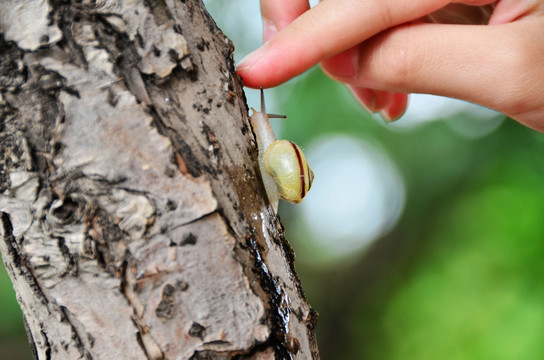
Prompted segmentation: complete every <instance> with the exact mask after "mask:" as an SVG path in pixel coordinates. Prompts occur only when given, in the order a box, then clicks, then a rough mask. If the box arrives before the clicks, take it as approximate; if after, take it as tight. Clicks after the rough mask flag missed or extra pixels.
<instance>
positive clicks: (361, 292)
mask: <svg viewBox="0 0 544 360" xmlns="http://www.w3.org/2000/svg"><path fill="white" fill-rule="evenodd" d="M206 4H207V6H208V8H209V10H210V12H211V13H212V16H213V17H214V18H215V20H216V22H217V23H218V25H219V26H220V27H221V28H222V29H223V31H224V32H225V33H226V34H227V35H228V36H229V37H230V38H231V39H232V40H233V42H234V44H235V45H236V48H237V52H236V59H237V60H240V58H241V57H243V56H244V55H245V54H247V53H248V52H249V51H251V50H252V49H254V48H256V47H257V46H258V45H259V44H260V15H259V10H258V2H256V1H254V0H231V1H229V2H226V1H219V0H209V1H206ZM242 19H243V21H242ZM266 95H267V109H268V110H269V111H270V112H274V113H283V114H287V115H288V117H289V119H288V120H286V121H281V120H278V121H277V122H275V123H274V126H275V127H276V128H277V130H278V133H279V135H280V137H281V138H287V139H290V140H293V141H295V142H296V143H297V144H299V145H300V146H301V147H302V148H303V149H304V150H305V153H306V155H307V158H308V161H309V163H310V165H311V166H312V167H313V168H314V171H315V172H316V174H315V175H316V180H315V182H314V188H313V189H312V191H311V192H310V194H309V195H308V198H307V199H305V201H304V202H303V203H302V204H301V205H299V206H291V205H288V204H287V205H286V204H283V203H282V205H281V206H280V215H281V219H282V222H283V224H284V226H285V228H286V234H287V239H288V240H289V241H290V242H291V244H292V245H293V248H294V250H295V253H296V263H295V265H296V268H297V271H298V273H299V275H300V278H301V281H302V284H303V287H304V289H305V290H306V295H307V298H308V300H309V302H310V304H311V305H312V306H313V307H314V308H315V309H316V310H317V311H318V312H319V314H320V317H319V323H318V328H317V332H318V343H319V348H320V352H321V357H322V359H323V360H337V359H343V360H361V359H388V360H396V359H399V360H400V359H408V360H414V359H433V360H434V359H444V360H457V359H493V360H501V359H504V360H513V359H520V360H521V359H523V360H531V359H543V358H544V341H543V339H544V285H543V284H542V279H543V277H544V264H543V261H542V259H543V258H544V225H543V219H544V188H543V186H542V184H544V157H543V156H542V153H544V135H543V134H540V133H537V132H535V131H533V130H530V129H527V128H525V127H523V126H521V125H519V124H517V123H516V122H514V121H512V120H509V119H503V116H502V115H500V114H493V113H491V114H490V113H489V112H485V111H483V112H482V110H481V109H477V108H471V107H468V108H463V107H459V108H457V107H456V106H458V105H456V104H454V103H447V104H445V105H442V107H437V108H436V109H435V110H434V112H433V114H432V116H431V117H429V115H428V114H427V112H428V111H427V110H429V109H434V108H435V107H436V106H435V105H436V104H435V101H434V100H433V99H430V98H418V100H414V101H415V102H418V103H419V104H418V106H415V107H413V108H411V109H410V111H409V116H407V117H406V118H402V119H401V120H399V122H398V123H395V124H390V125H387V124H384V123H383V122H382V121H381V120H380V119H379V118H377V117H373V116H371V115H369V114H367V113H366V112H365V111H363V110H362V109H361V108H360V107H359V106H358V104H357V103H356V102H355V100H353V99H352V97H351V95H350V94H349V92H348V91H347V90H346V89H345V88H344V87H342V86H341V85H339V84H336V83H334V82H333V81H331V80H329V79H328V78H326V77H325V76H324V75H323V74H322V73H321V71H320V70H318V69H313V70H311V71H310V72H308V73H307V74H305V75H303V76H301V77H299V78H297V79H295V80H293V81H290V82H288V83H287V84H284V85H281V86H279V87H278V88H276V89H273V90H268V91H267V92H266ZM247 96H248V102H249V103H250V105H253V106H256V105H257V104H258V102H259V101H258V93H257V92H255V91H248V92H247ZM454 107H455V109H456V110H455V111H453V110H452V108H454ZM420 114H421V115H420ZM423 118H424V119H425V121H420V120H421V119H423ZM323 219H328V221H324V220H323ZM0 286H1V290H0V308H1V309H2V314H3V315H2V317H1V321H0V354H1V356H0V358H2V359H3V358H6V359H25V358H30V353H29V352H28V345H26V343H25V342H26V336H25V334H24V328H23V325H22V319H21V313H20V310H19V309H18V306H17V303H16V301H15V295H14V294H13V290H12V287H11V284H10V282H9V279H8V278H7V275H6V273H5V270H4V269H3V268H2V270H1V271H0Z"/></svg>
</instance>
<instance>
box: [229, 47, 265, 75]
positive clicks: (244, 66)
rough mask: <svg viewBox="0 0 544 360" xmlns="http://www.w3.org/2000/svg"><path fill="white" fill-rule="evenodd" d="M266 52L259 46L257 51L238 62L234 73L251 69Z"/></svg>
mask: <svg viewBox="0 0 544 360" xmlns="http://www.w3.org/2000/svg"><path fill="white" fill-rule="evenodd" d="M265 52H266V49H265V48H264V47H263V46H261V47H260V48H258V49H257V50H255V51H253V52H252V53H249V54H248V55H247V56H246V57H245V58H243V59H242V61H240V63H239V64H238V66H237V67H236V71H246V70H248V69H249V68H250V67H252V66H253V65H254V64H255V63H256V62H257V61H259V59H260V58H261V57H262V56H263V55H264V53H265Z"/></svg>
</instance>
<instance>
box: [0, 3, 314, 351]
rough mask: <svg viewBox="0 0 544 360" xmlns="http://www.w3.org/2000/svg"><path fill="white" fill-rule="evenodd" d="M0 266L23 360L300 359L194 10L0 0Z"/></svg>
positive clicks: (283, 265)
mask: <svg viewBox="0 0 544 360" xmlns="http://www.w3.org/2000/svg"><path fill="white" fill-rule="evenodd" d="M0 33H1V34H0V49H1V52H0V116H1V119H2V122H1V127H0V149H1V155H2V158H1V159H0V160H1V161H0V219H1V223H0V236H1V239H0V250H1V252H2V256H3V259H4V263H5V265H6V268H7V269H8V272H9V274H10V277H11V279H12V281H13V284H14V288H15V290H16V293H17V299H18V301H19V303H20V305H21V308H22V310H23V314H24V317H25V321H26V325H27V331H28V333H29V338H30V342H31V346H32V347H33V350H34V353H35V356H36V357H37V358H39V359H78V358H85V359H162V358H164V359H231V358H237V359H246V358H252V359H317V358H318V354H317V348H316V343H315V337H314V326H315V321H316V314H315V312H314V311H312V310H311V308H310V307H309V305H308V304H307V302H306V300H305V299H304V295H303V292H302V289H301V287H300V283H299V280H298V278H297V276H296V274H295V272H294V268H293V259H292V254H291V250H290V248H289V246H288V245H287V243H286V241H285V239H284V236H283V229H282V227H281V225H280V223H279V220H278V218H277V217H276V216H275V215H274V214H273V213H272V212H271V210H270V207H269V205H268V204H267V202H266V199H265V194H264V190H263V187H262V183H261V181H260V178H259V176H258V170H257V169H258V167H257V165H256V163H255V161H256V158H257V156H256V155H257V154H256V148H255V143H254V136H253V133H252V131H251V129H250V127H249V123H248V119H247V105H246V104H245V96H244V94H243V91H242V88H241V82H240V80H239V78H238V77H237V76H236V75H235V73H234V65H233V60H232V44H231V43H230V41H229V40H228V39H227V38H226V37H225V36H224V35H223V34H222V33H221V32H220V31H219V29H218V28H217V27H216V25H215V23H214V22H213V20H212V19H211V18H210V17H209V15H208V14H207V12H206V11H205V9H204V6H203V5H202V4H201V2H200V1H198V0H186V1H174V0H166V1H144V0H140V1H137V0H110V1H106V0H103V1H82V2H74V3H72V4H68V3H64V2H55V1H50V2H47V1H44V0H26V1H8V0H0Z"/></svg>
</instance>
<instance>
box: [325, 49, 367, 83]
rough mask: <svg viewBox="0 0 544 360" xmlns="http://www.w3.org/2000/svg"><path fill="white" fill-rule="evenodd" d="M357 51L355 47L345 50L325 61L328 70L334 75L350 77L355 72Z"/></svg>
mask: <svg viewBox="0 0 544 360" xmlns="http://www.w3.org/2000/svg"><path fill="white" fill-rule="evenodd" d="M358 60H359V51H358V50H357V49H356V48H352V49H349V50H346V51H344V52H342V53H340V54H338V55H335V56H333V57H331V58H329V59H327V60H325V61H326V63H327V64H326V66H327V69H329V71H331V72H333V73H334V75H336V76H341V77H351V76H354V75H356V74H357V65H358Z"/></svg>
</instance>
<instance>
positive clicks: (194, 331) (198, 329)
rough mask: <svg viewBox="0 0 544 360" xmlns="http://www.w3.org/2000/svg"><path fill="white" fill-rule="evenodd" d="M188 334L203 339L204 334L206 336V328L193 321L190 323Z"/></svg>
mask: <svg viewBox="0 0 544 360" xmlns="http://www.w3.org/2000/svg"><path fill="white" fill-rule="evenodd" d="M188 334H189V336H192V337H197V338H199V339H200V340H203V339H204V336H206V328H205V327H204V326H202V325H200V324H199V323H197V322H193V325H191V328H190V329H189V332H188Z"/></svg>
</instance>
